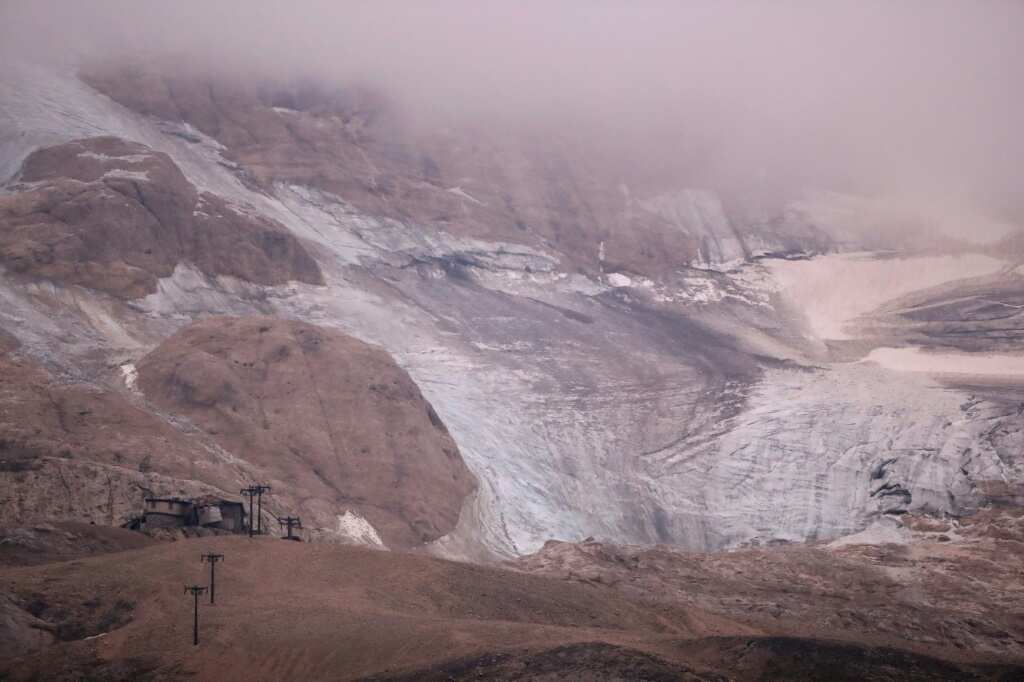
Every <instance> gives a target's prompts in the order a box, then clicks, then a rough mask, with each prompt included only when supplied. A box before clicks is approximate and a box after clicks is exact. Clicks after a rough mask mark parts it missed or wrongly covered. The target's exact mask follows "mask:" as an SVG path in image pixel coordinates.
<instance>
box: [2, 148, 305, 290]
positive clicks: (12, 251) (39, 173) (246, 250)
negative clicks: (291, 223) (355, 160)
mask: <svg viewBox="0 0 1024 682" xmlns="http://www.w3.org/2000/svg"><path fill="white" fill-rule="evenodd" d="M18 180H19V183H20V184H19V185H17V186H16V187H14V189H15V190H22V191H17V193H15V194H13V195H11V196H6V197H0V262H2V263H3V264H4V266H5V267H7V268H9V269H10V270H11V271H12V272H15V273H18V274H24V275H29V276H33V277H40V278H45V279H49V280H55V281H59V282H62V283H66V284H78V285H81V286H85V287H89V288H92V289H98V290H100V291H104V292H107V293H109V294H112V295H114V296H117V297H120V298H126V299H130V298H137V297H139V296H142V295H145V294H147V293H151V292H153V291H154V290H155V289H156V281H157V279H158V278H160V277H167V276H168V275H170V274H171V273H172V272H173V270H174V267H175V265H177V264H178V263H179V262H183V261H184V262H189V263H191V264H193V265H195V266H196V267H198V268H199V269H200V270H201V271H203V272H204V273H206V274H208V275H230V276H233V277H237V278H240V279H244V280H247V281H251V282H256V283H260V284H281V283H284V282H287V281H288V280H300V281H304V282H309V283H313V284H317V283H320V282H321V281H322V277H321V275H320V270H319V268H318V267H317V265H316V262H315V261H314V260H313V259H312V258H311V257H310V255H309V254H308V253H307V252H306V250H305V249H304V248H303V246H302V245H301V244H299V242H298V240H296V239H295V237H294V236H293V235H291V234H290V233H289V232H288V231H287V230H286V229H285V228H284V227H283V226H281V225H280V224H278V223H275V222H273V221H270V220H267V219H266V218H262V217H259V216H255V215H251V214H247V213H245V212H243V211H241V210H240V209H238V208H236V207H233V206H231V205H229V204H228V203H227V202H225V201H224V200H223V199H221V198H219V197H217V196H215V195H212V194H209V193H205V192H198V191H197V190H196V188H195V187H194V186H193V185H192V184H191V183H190V182H189V181H188V180H186V179H185V176H184V175H182V173H181V171H180V170H179V169H178V167H177V166H176V165H175V164H174V162H173V161H171V159H170V157H168V156H167V155H166V154H160V153H156V152H154V151H153V150H151V149H149V148H147V147H145V146H143V145H141V144H138V143H133V142H126V141H125V140H122V139H119V138H115V137H96V138H89V139H84V140H76V141H74V142H69V143H66V144H61V145H56V146H53V147H49V148H45V149H40V150H38V151H35V152H33V153H32V154H31V155H30V156H29V157H28V158H27V159H26V160H25V162H24V164H23V166H22V168H21V171H20V173H19V176H18Z"/></svg>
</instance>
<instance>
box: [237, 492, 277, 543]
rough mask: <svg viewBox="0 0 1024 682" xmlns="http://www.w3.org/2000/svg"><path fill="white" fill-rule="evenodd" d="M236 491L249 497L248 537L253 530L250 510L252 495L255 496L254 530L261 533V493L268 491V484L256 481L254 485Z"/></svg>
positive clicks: (251, 534)
mask: <svg viewBox="0 0 1024 682" xmlns="http://www.w3.org/2000/svg"><path fill="white" fill-rule="evenodd" d="M238 492H239V494H240V495H245V496H246V497H248V498H249V537H252V536H253V531H254V529H253V525H252V519H253V516H254V515H253V512H252V498H254V497H255V498H256V505H257V507H258V508H257V510H256V514H255V517H256V529H255V532H257V533H259V534H260V535H263V493H269V492H270V486H269V485H262V484H259V483H257V484H256V485H251V486H249V487H248V488H242V489H241V490H239V491H238Z"/></svg>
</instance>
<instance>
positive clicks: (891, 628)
mask: <svg viewBox="0 0 1024 682" xmlns="http://www.w3.org/2000/svg"><path fill="white" fill-rule="evenodd" d="M976 539H977V540H978V542H979V543H980V544H979V545H978V546H977V547H974V546H972V545H960V546H959V549H952V548H953V547H954V544H959V543H954V544H947V543H934V542H933V543H929V544H927V545H923V546H922V547H921V548H919V549H911V550H909V551H908V552H901V551H898V550H894V549H892V548H884V547H882V548H879V547H866V546H863V547H848V548H845V549H842V550H830V549H824V548H816V549H815V548H806V547H778V548H773V549H756V550H749V551H745V552H739V553H730V554H718V555H703V554H683V553H676V552H672V551H669V550H664V549H646V550H641V549H636V548H622V547H613V546H609V545H600V544H597V543H585V544H582V545H571V544H565V543H559V544H552V545H550V546H549V547H547V548H545V550H544V551H543V552H541V553H540V554H538V555H537V556H534V557H528V558H526V559H524V560H522V561H520V562H518V563H517V565H516V566H515V567H513V568H509V567H499V566H474V565H470V564H460V563H454V562H449V561H443V560H439V559H434V558H430V557H426V556H423V555H415V554H406V553H401V552H378V551H373V550H369V549H365V548H357V547H344V546H338V545H330V544H322V543H320V544H307V543H291V542H280V541H278V540H274V539H269V538H268V539H256V540H250V539H247V538H232V537H219V538H201V539H197V540H193V541H188V542H176V543H161V544H158V545H156V546H152V547H147V548H144V549H139V550H132V551H130V552H120V553H113V554H103V555H98V556H94V557H92V558H84V559H78V560H75V561H64V562H58V563H52V564H47V565H43V566H33V567H22V568H3V569H0V590H3V591H4V592H5V593H6V594H7V601H6V604H7V605H6V606H5V612H4V614H5V618H4V619H2V620H0V622H2V623H3V624H4V625H3V627H5V628H6V633H5V634H7V638H6V639H5V642H6V647H5V650H4V651H2V652H0V674H5V675H6V676H7V677H6V679H11V680H27V679H68V680H70V679H81V678H82V677H83V676H85V677H89V678H90V679H110V680H114V679H142V680H146V679H148V680H167V679H182V678H186V677H187V678H193V679H212V678H214V677H216V678H217V679H222V680H272V679H307V680H318V679H373V680H464V679H474V680H476V679H483V680H563V679H564V680H580V681H582V680H604V681H611V680H634V679H647V680H716V681H718V680H768V679H802V680H896V679H899V680H1011V679H1019V678H1020V675H1021V674H1022V673H1024V667H1022V663H1024V658H1022V656H1021V652H1022V644H1024V642H1022V641H1021V639H1022V638H1021V624H1020V623H1019V617H1020V603H1019V590H1020V587H1019V576H1018V578H1017V580H1018V584H1017V588H1016V591H1014V590H1012V589H1011V590H1010V591H1006V589H1005V588H1006V584H1005V583H1003V582H1001V581H1002V580H1003V579H1004V578H1003V577H1002V576H999V575H998V573H999V571H998V570H997V571H995V572H993V571H992V570H991V569H992V567H991V566H990V563H989V560H988V559H987V558H985V556H986V555H985V552H988V551H990V550H992V549H996V548H995V547H994V546H993V547H989V546H988V545H986V544H985V543H986V542H987V540H985V539H984V538H976ZM938 544H942V545H943V549H942V551H941V552H938V551H937V549H936V548H937V547H938ZM979 549H980V550H981V553H976V550H979ZM998 550H999V551H1012V552H1015V556H1019V542H1015V544H1014V545H1013V546H1012V547H1011V546H1006V545H1004V546H1000V547H998ZM209 551H216V552H220V553H223V554H225V555H226V559H225V561H224V563H222V564H220V565H219V567H218V578H217V604H216V605H215V606H209V605H207V604H205V603H203V604H201V607H200V608H201V612H200V631H201V635H200V639H201V641H200V645H199V646H198V647H193V646H192V644H191V634H192V632H191V628H192V599H191V597H190V596H186V595H183V594H182V591H181V586H182V585H183V584H191V583H197V582H198V583H203V582H205V577H204V576H205V573H206V571H205V566H203V565H202V564H200V562H199V560H198V555H199V554H200V553H202V552H209ZM833 551H835V552H836V554H837V556H836V561H837V564H836V565H837V568H838V570H837V571H836V572H835V573H833V574H830V573H828V572H827V571H826V570H825V562H824V561H823V559H824V557H825V555H826V554H827V553H829V552H833ZM919 552H923V553H925V554H928V555H930V556H932V557H933V558H934V557H942V560H941V561H940V562H939V563H938V565H937V566H935V567H930V568H926V567H924V566H922V564H920V563H909V564H908V562H912V561H914V560H915V559H916V558H917V557H919V556H921V555H920V554H919ZM942 552H944V554H943V553H942ZM987 556H991V555H990V554H989V555H987ZM569 566H571V567H572V571H571V573H567V572H565V570H564V569H566V568H567V567H569ZM917 573H919V574H920V575H919V576H915V574H917ZM940 575H941V576H944V578H943V580H942V582H941V583H935V582H934V580H936V579H937V576H940ZM898 583H900V584H903V588H902V589H903V590H904V594H906V593H907V591H913V590H920V591H921V592H922V593H923V595H924V598H925V599H926V600H927V599H932V598H933V597H935V596H936V594H937V592H936V590H934V589H933V588H941V589H946V590H950V594H949V596H948V601H947V602H946V606H945V607H944V608H945V609H946V610H945V611H943V612H941V613H940V612H935V613H929V612H928V611H927V610H917V611H914V612H910V613H906V614H903V615H902V617H901V618H900V619H899V620H895V621H894V620H891V619H892V616H893V614H894V613H897V612H898V611H899V610H900V609H902V608H906V606H907V605H906V604H905V603H904V602H903V601H902V599H901V596H900V590H899V589H898V588H897V587H895V585H896V584H898ZM986 590H992V593H991V594H987V593H986ZM968 591H972V592H973V593H974V598H973V599H974V604H973V605H971V604H968V603H967V602H964V601H962V600H961V601H959V602H958V603H956V604H954V605H952V606H950V604H953V602H954V601H955V600H956V599H958V598H960V597H962V595H963V594H964V593H966V592H968ZM769 593H774V597H769V596H768V595H769ZM997 594H998V595H1002V596H1003V597H1006V599H1004V600H1002V601H1001V600H1000V598H999V596H997ZM772 599H781V600H783V601H785V602H786V604H787V605H788V604H792V606H793V608H794V611H793V612H787V610H786V605H774V607H778V609H781V612H779V613H778V614H775V613H771V612H770V611H771V609H770V608H764V607H766V606H772V605H770V604H769V603H768V602H769V601H770V600H772ZM886 600H889V601H891V602H892V604H891V607H890V608H889V609H888V610H887V611H884V610H883V611H879V609H878V606H879V604H880V603H882V602H884V601H886ZM1000 601H1001V606H1002V609H1003V611H1004V612H1005V613H1004V615H1003V616H1002V618H1003V619H1004V621H1005V620H1007V619H1012V618H1014V617H1016V618H1018V622H1017V623H1016V625H1014V626H1012V629H1011V630H1010V631H1009V632H1003V633H1000V632H999V631H998V630H997V629H993V628H992V625H991V621H990V619H991V618H992V613H991V610H992V608H993V607H994V606H995V605H996V604H998V603H1000ZM978 606H980V607H981V611H980V612H978V611H976V607H978ZM1015 614H1016V615H1015ZM844 620H845V621H849V623H850V624H849V625H847V626H845V627H839V628H835V629H833V627H832V626H833V624H835V623H837V622H841V621H844ZM924 633H927V634H928V635H929V636H930V639H926V638H924V637H923V636H922V635H923V634H924ZM967 633H970V639H960V638H961V637H964V636H965V634H967ZM957 642H959V643H960V644H961V646H956V643H957ZM996 646H998V650H993V649H991V648H990V647H996ZM41 653H42V654H44V655H40V654H41Z"/></svg>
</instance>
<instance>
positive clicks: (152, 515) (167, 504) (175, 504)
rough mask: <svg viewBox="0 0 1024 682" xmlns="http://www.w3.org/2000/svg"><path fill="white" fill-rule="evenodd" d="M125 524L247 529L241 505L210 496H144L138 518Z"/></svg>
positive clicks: (150, 526)
mask: <svg viewBox="0 0 1024 682" xmlns="http://www.w3.org/2000/svg"><path fill="white" fill-rule="evenodd" d="M133 521H134V520H133ZM129 523H131V524H132V525H131V527H132V528H138V529H139V530H147V529H153V528H183V527H188V526H192V527H195V526H201V527H204V528H218V529H221V530H226V531H228V532H231V533H244V532H246V530H248V528H247V527H246V525H245V505H243V504H242V503H241V502H236V501H234V500H225V499H223V498H219V497H216V496H213V495H205V496H203V497H197V498H193V499H190V500H183V499H181V498H178V497H147V498H146V499H145V506H144V509H143V513H142V518H141V519H139V520H138V521H136V522H134V523H133V522H129Z"/></svg>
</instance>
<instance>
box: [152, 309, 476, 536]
mask: <svg viewBox="0 0 1024 682" xmlns="http://www.w3.org/2000/svg"><path fill="white" fill-rule="evenodd" d="M138 367H139V387H140V389H141V390H142V391H143V393H145V395H146V397H147V398H149V399H150V400H151V401H152V402H153V403H154V404H156V405H157V406H159V407H160V408H162V409H165V410H167V411H170V412H173V413H174V414H176V415H179V416H181V417H184V418H187V419H188V420H189V421H191V422H192V423H193V424H195V425H196V426H198V427H199V428H200V429H202V430H203V431H205V432H206V433H207V434H209V435H210V437H211V438H212V439H213V440H214V441H215V442H217V443H218V444H219V445H220V446H221V447H223V448H224V450H225V451H227V452H231V453H235V454H236V456H238V457H240V458H243V459H245V460H246V461H247V462H249V463H250V464H251V465H253V466H254V467H255V469H256V470H257V471H259V472H261V474H262V475H263V476H264V477H266V479H267V480H269V481H270V482H272V484H273V486H275V487H276V488H277V489H279V490H280V492H281V493H282V494H284V495H286V496H287V497H288V498H290V499H292V500H295V502H296V504H297V505H298V509H296V510H295V511H296V512H302V514H303V516H307V518H309V517H310V516H311V517H312V518H311V519H309V520H310V521H314V522H316V524H315V525H317V526H320V527H325V528H330V525H331V523H330V522H331V521H334V523H335V524H337V523H340V522H341V520H342V517H343V516H344V514H345V513H346V512H348V511H352V512H356V513H358V514H360V515H361V516H363V517H364V518H365V519H367V520H368V521H369V522H370V523H371V524H372V526H373V527H374V528H375V529H376V531H377V532H378V533H379V535H380V538H381V540H383V542H384V543H385V544H387V545H389V546H399V547H408V546H413V545H417V544H421V543H424V542H429V541H432V540H436V539H437V538H439V537H441V536H442V535H444V534H445V533H447V532H449V531H450V530H451V529H452V528H454V526H455V522H456V521H457V520H458V516H459V510H460V509H461V507H462V503H463V500H464V499H465V497H466V496H467V495H468V494H469V493H470V492H471V491H472V490H473V488H474V480H473V477H472V475H471V474H470V473H469V471H468V470H467V469H466V466H465V464H463V462H462V458H461V456H460V455H459V450H458V448H457V447H456V445H455V442H454V441H453V440H452V438H451V436H450V435H449V434H448V431H447V429H446V428H445V426H444V424H443V423H442V422H441V419H440V418H439V417H438V415H437V413H436V412H434V409H433V408H432V407H431V406H430V404H429V403H428V402H427V401H426V400H424V398H423V396H422V395H421V394H420V391H419V389H418V388H417V387H416V384H414V383H413V381H412V380H411V379H410V378H409V375H408V374H406V373H405V372H404V371H403V370H401V369H400V368H399V367H398V366H397V365H395V363H394V361H393V360H392V359H391V357H390V356H389V355H388V354H387V353H386V352H385V351H383V350H382V349H380V348H376V347H373V346H370V345H368V344H365V343H363V342H361V341H358V340H356V339H353V338H351V337H348V336H345V335H344V334H341V333H338V332H335V331H331V330H326V329H321V328H318V327H315V326H313V325H310V324H305V323H302V322H292V321H283V320H277V319H273V318H267V317H249V318H210V319H206V320H203V321H201V322H197V323H195V324H193V325H191V326H189V327H186V328H185V329H184V330H182V331H180V332H179V333H177V334H175V335H174V336H172V337H171V338H169V339H168V340H167V341H165V342H164V343H163V344H161V345H160V346H159V347H157V348H156V349H155V350H154V351H153V352H151V353H150V354H148V355H147V356H146V357H145V358H143V359H142V361H141V362H140V363H139V366H138ZM332 517H333V518H332Z"/></svg>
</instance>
